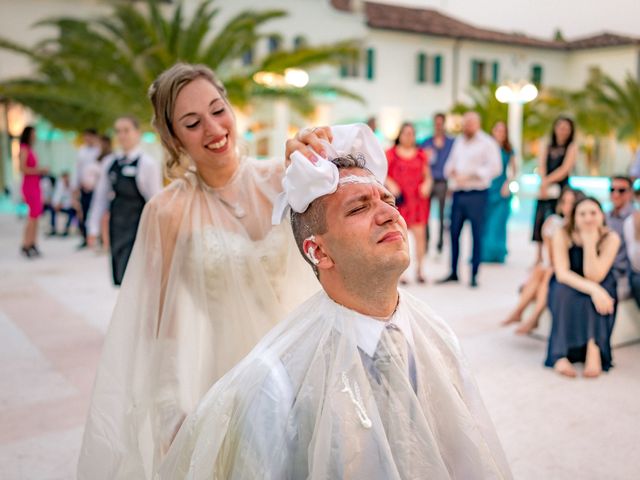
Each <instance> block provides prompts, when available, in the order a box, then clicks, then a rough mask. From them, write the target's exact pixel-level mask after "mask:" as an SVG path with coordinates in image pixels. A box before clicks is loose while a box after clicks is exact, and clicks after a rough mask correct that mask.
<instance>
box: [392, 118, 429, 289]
mask: <svg viewBox="0 0 640 480" xmlns="http://www.w3.org/2000/svg"><path fill="white" fill-rule="evenodd" d="M387 161H388V162H389V176H388V177H387V187H388V188H389V190H390V191H391V193H393V194H394V195H395V196H396V199H398V208H399V210H400V214H401V215H402V216H403V217H404V219H405V221H406V222H407V227H408V228H409V230H410V231H411V233H412V235H413V238H414V240H415V242H416V251H415V255H416V256H415V262H416V281H417V282H418V283H424V282H425V278H424V276H423V275H422V261H423V259H424V256H425V254H426V252H427V240H426V238H425V234H424V232H425V227H426V225H427V223H428V221H429V211H430V208H431V198H430V193H431V186H432V184H433V181H432V178H431V168H430V167H429V162H428V161H427V155H426V154H425V152H424V150H422V149H421V148H418V146H417V145H416V131H415V128H414V127H413V124H411V123H403V124H402V126H401V127H400V131H399V132H398V137H397V138H396V140H395V144H394V146H393V147H391V148H390V149H389V150H387ZM403 282H404V280H403Z"/></svg>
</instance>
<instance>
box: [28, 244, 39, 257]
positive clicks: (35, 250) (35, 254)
mask: <svg viewBox="0 0 640 480" xmlns="http://www.w3.org/2000/svg"><path fill="white" fill-rule="evenodd" d="M29 251H30V252H31V256H32V257H39V256H41V253H40V250H38V247H36V246H35V245H31V246H30V247H29Z"/></svg>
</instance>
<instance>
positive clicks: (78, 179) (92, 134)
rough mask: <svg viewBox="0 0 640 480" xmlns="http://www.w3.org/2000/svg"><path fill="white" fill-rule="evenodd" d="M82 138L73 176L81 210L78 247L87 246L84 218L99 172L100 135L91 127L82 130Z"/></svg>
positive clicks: (87, 211) (86, 215)
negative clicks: (80, 239)
mask: <svg viewBox="0 0 640 480" xmlns="http://www.w3.org/2000/svg"><path fill="white" fill-rule="evenodd" d="M82 138H83V143H82V145H81V146H80V148H79V149H78V160H77V161H76V171H75V174H74V176H73V188H74V191H75V196H76V198H77V200H78V203H79V204H80V210H81V212H80V215H79V219H80V221H79V223H78V227H79V228H80V233H81V234H82V243H81V244H80V245H79V246H78V248H85V247H86V246H87V228H86V220H87V217H88V215H89V207H90V206H91V198H92V197H93V190H94V189H95V187H96V183H97V181H98V176H99V174H100V167H99V165H98V162H97V159H98V156H99V155H100V137H99V136H98V132H97V131H96V130H95V129H93V128H87V129H86V130H85V131H84V132H83V134H82ZM96 170H97V174H96Z"/></svg>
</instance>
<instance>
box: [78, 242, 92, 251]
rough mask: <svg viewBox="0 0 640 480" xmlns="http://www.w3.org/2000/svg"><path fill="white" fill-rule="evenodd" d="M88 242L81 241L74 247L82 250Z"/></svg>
mask: <svg viewBox="0 0 640 480" xmlns="http://www.w3.org/2000/svg"><path fill="white" fill-rule="evenodd" d="M88 246H89V244H88V243H87V242H82V243H81V244H80V245H78V246H77V247H76V250H82V249H83V248H87V247H88Z"/></svg>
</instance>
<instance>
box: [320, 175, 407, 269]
mask: <svg viewBox="0 0 640 480" xmlns="http://www.w3.org/2000/svg"><path fill="white" fill-rule="evenodd" d="M340 178H341V182H344V183H341V184H340V186H339V187H338V189H337V190H336V192H335V193H334V194H332V195H330V196H328V197H327V198H325V199H324V201H325V202H326V203H325V213H326V225H327V231H326V233H324V234H322V235H321V236H322V239H323V244H324V251H325V253H326V254H327V255H328V256H329V257H330V258H331V259H332V261H333V263H334V265H335V268H336V270H337V271H340V273H341V274H342V276H343V277H344V278H350V277H360V276H367V275H371V274H372V273H375V272H376V271H381V270H384V271H386V272H388V271H393V272H397V273H398V277H399V276H400V274H401V273H402V272H403V271H404V270H405V269H406V268H407V266H408V265H409V246H408V243H407V224H406V223H405V221H404V219H403V218H402V217H401V216H400V214H399V213H398V209H397V208H396V206H395V199H394V197H393V195H392V194H391V193H390V192H389V191H388V190H387V189H386V188H385V187H384V186H383V185H381V184H379V183H378V182H377V181H375V178H374V177H373V175H371V173H370V172H368V171H366V170H362V169H357V168H350V169H343V170H341V171H340ZM368 280H371V279H370V278H369V279H368Z"/></svg>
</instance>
